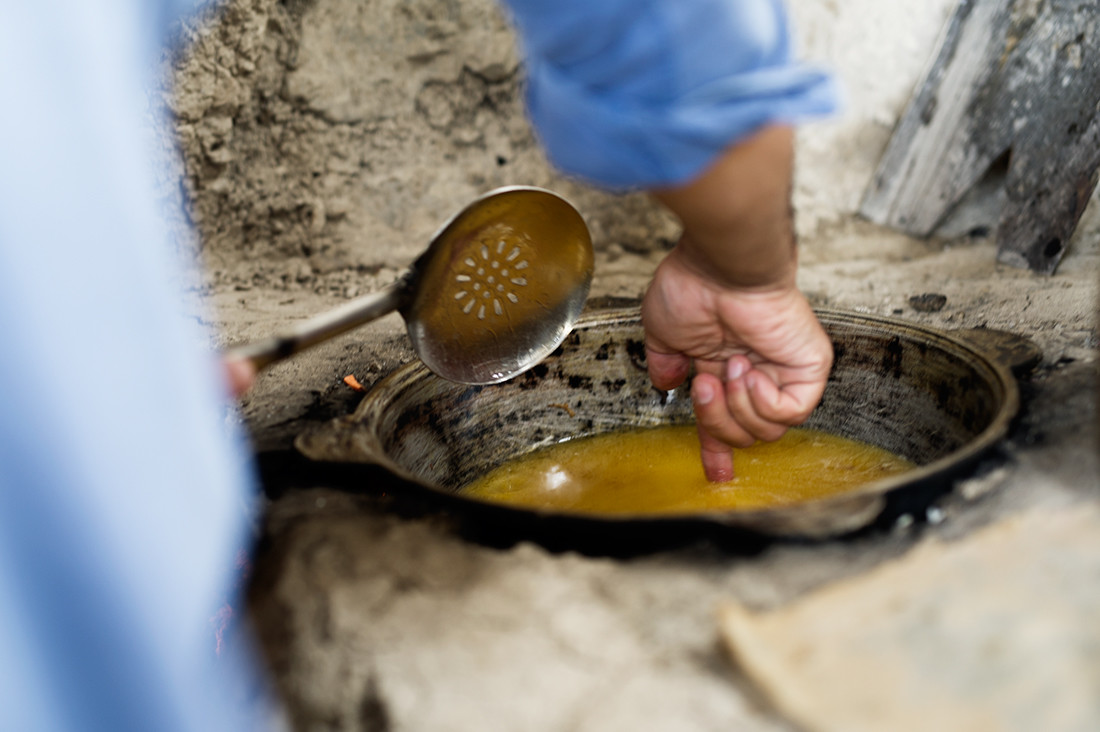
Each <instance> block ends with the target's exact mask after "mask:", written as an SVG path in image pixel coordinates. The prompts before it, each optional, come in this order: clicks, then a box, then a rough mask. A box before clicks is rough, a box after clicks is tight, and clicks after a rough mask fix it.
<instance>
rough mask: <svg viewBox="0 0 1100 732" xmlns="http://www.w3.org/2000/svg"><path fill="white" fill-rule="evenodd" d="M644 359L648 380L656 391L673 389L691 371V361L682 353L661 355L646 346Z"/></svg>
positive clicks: (682, 381) (659, 352)
mask: <svg viewBox="0 0 1100 732" xmlns="http://www.w3.org/2000/svg"><path fill="white" fill-rule="evenodd" d="M645 358H646V366H647V369H648V371H649V380H650V381H652V382H653V385H654V386H655V387H657V388H658V389H663V390H668V389H675V388H676V387H677V386H679V385H680V384H682V383H684V379H686V378H687V375H688V371H689V370H690V369H691V359H690V358H688V357H687V356H685V355H684V354H682V353H662V352H661V351H655V350H654V349H652V348H650V347H649V346H646V349H645Z"/></svg>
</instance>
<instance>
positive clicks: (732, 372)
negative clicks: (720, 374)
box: [726, 358, 745, 381]
mask: <svg viewBox="0 0 1100 732" xmlns="http://www.w3.org/2000/svg"><path fill="white" fill-rule="evenodd" d="M743 373H745V363H744V362H743V361H742V360H741V359H739V358H735V359H733V360H731V361H730V362H729V364H727V365H726V378H727V379H728V380H730V381H733V380H734V379H740V378H741V374H743Z"/></svg>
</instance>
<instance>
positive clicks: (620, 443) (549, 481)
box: [463, 425, 915, 514]
mask: <svg viewBox="0 0 1100 732" xmlns="http://www.w3.org/2000/svg"><path fill="white" fill-rule="evenodd" d="M733 464H734V472H735V474H736V477H735V478H734V479H733V480H730V481H727V482H724V483H711V482H709V481H707V479H706V477H705V476H704V475H703V468H702V465H701V463H700V460H699V438H698V436H697V434H696V431H695V427H694V426H691V425H685V426H666V427H656V428H650V429H638V430H627V431H621V432H611V433H607V434H602V435H595V436H591V437H582V438H577V439H574V440H568V441H566V442H561V443H558V444H557V445H553V446H551V447H548V448H544V449H541V450H537V451H535V452H532V453H530V454H529V455H526V456H523V457H520V458H517V459H516V460H513V461H511V462H507V463H505V464H503V465H501V466H500V467H498V468H496V469H495V470H493V471H491V472H490V473H488V474H486V475H485V476H483V477H482V478H480V479H479V480H477V481H475V482H474V483H472V484H470V485H469V486H467V487H466V488H464V489H463V495H465V496H469V497H472V498H478V499H482V500H487V501H493V502H501V503H508V504H516V505H519V506H524V507H529V508H548V509H557V510H564V511H568V512H584V513H601V514H615V513H618V514H662V513H665V514H675V513H694V512H700V511H731V510H748V509H756V508H765V507H774V506H787V505H791V504H794V503H799V502H802V501H809V500H813V499H816V498H824V497H827V496H833V495H837V494H840V493H845V492H847V491H851V490H852V489H854V488H856V487H858V486H861V485H864V484H867V483H870V482H872V481H876V480H879V479H881V478H886V477H888V476H892V475H897V474H899V473H903V472H905V471H907V470H911V469H912V468H913V467H915V466H914V465H913V464H912V463H910V462H909V461H907V460H905V459H903V458H900V457H898V456H896V455H893V454H891V453H890V452H888V451H886V450H883V449H882V448H879V447H875V446H874V445H869V444H866V443H863V442H858V441H855V440H850V439H847V438H844V437H839V436H837V435H833V434H830V433H827V432H821V431H818V430H810V429H792V430H788V431H787V433H786V434H785V435H784V436H783V437H782V438H781V439H779V440H777V441H775V442H758V443H756V444H755V445H753V446H752V447H748V448H743V449H741V448H737V449H734V451H733Z"/></svg>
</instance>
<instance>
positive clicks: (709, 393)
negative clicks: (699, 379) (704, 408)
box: [695, 384, 714, 404]
mask: <svg viewBox="0 0 1100 732" xmlns="http://www.w3.org/2000/svg"><path fill="white" fill-rule="evenodd" d="M713 399H714V390H713V389H711V388H710V385H709V384H696V385H695V401H696V402H698V403H699V404H710V403H711V401H713Z"/></svg>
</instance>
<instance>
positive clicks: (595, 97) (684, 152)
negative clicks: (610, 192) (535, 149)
mask: <svg viewBox="0 0 1100 732" xmlns="http://www.w3.org/2000/svg"><path fill="white" fill-rule="evenodd" d="M506 3H507V5H508V8H509V9H510V11H511V13H512V19H513V21H514V24H515V26H516V29H517V31H518V34H519V37H520V44H521V47H522V50H523V54H524V57H525V60H526V73H527V88H526V95H527V106H528V113H529V114H530V116H531V119H532V122H533V124H534V125H535V128H536V131H537V133H538V136H539V138H540V141H541V142H542V144H543V146H544V147H545V148H546V151H547V154H548V155H549V157H550V159H551V161H552V162H553V163H554V164H555V165H556V166H557V167H558V168H560V169H561V170H562V171H564V172H565V173H567V174H571V175H574V176H577V177H579V178H582V179H585V180H587V181H589V182H592V183H595V184H598V185H603V186H606V187H610V188H646V187H655V186H664V185H675V184H679V183H684V182H687V181H688V180H691V179H692V178H694V177H696V176H697V175H699V174H700V173H701V172H702V171H703V170H704V169H705V168H706V167H707V165H708V164H710V163H711V162H712V161H713V160H714V159H715V158H716V157H717V156H718V155H719V154H720V153H721V152H722V151H723V150H724V149H726V148H727V147H729V146H730V145H732V144H734V143H735V142H737V141H738V140H740V139H742V138H744V137H745V136H747V135H749V134H751V133H752V132H754V131H756V130H758V129H759V128H761V127H763V126H765V125H768V124H774V123H794V122H797V121H800V120H802V119H805V118H808V117H812V116H818V115H823V114H827V113H829V112H832V111H833V110H834V109H835V107H836V96H837V95H836V91H835V85H834V82H833V79H832V77H831V76H830V75H829V74H827V73H825V72H823V71H820V70H816V69H813V68H810V67H808V66H805V65H802V64H800V63H798V62H797V61H796V60H795V59H794V54H793V51H792V47H791V37H790V36H791V34H790V28H789V22H788V19H787V15H786V12H785V10H784V8H783V6H782V4H781V2H780V0H557V1H556V2H544V1H540V0H506Z"/></svg>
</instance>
